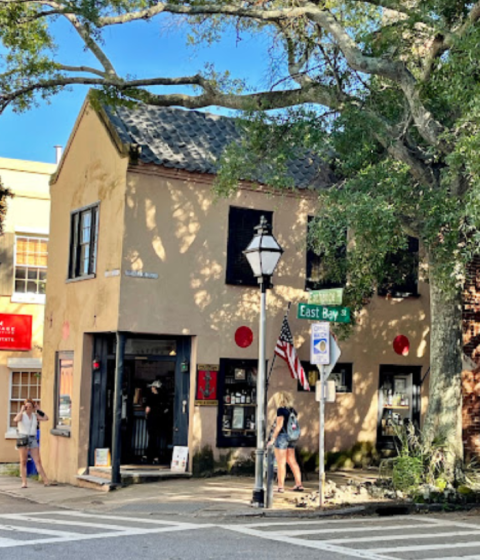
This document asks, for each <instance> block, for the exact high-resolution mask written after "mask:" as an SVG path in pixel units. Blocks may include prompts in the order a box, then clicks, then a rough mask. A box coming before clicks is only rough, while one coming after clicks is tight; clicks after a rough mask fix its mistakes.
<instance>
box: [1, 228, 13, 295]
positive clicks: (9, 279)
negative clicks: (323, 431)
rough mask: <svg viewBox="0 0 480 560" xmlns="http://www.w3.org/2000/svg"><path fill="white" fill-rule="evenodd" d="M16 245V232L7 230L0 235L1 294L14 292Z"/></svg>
mask: <svg viewBox="0 0 480 560" xmlns="http://www.w3.org/2000/svg"><path fill="white" fill-rule="evenodd" d="M14 247H15V234H14V233H10V232H6V233H4V234H2V235H0V296H11V295H12V293H13V276H14V269H13V260H14V259H13V251H14Z"/></svg>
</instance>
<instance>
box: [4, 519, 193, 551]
mask: <svg viewBox="0 0 480 560" xmlns="http://www.w3.org/2000/svg"><path fill="white" fill-rule="evenodd" d="M202 527H203V526H202V525H198V526H195V527H188V528H187V527H158V528H156V529H134V530H132V531H130V530H126V531H122V532H117V533H113V532H110V533H92V534H88V535H86V534H81V533H77V534H76V536H74V537H68V538H64V537H57V538H55V537H52V538H48V539H30V540H27V541H15V540H12V539H0V548H11V547H13V548H15V547H19V546H33V545H36V544H61V543H70V542H76V541H89V540H93V539H111V538H119V537H132V536H139V535H148V534H157V533H174V532H177V531H188V530H191V529H192V528H195V529H200V528H202ZM4 541H5V542H4ZM6 541H8V542H6Z"/></svg>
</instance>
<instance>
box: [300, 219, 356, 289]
mask: <svg viewBox="0 0 480 560" xmlns="http://www.w3.org/2000/svg"><path fill="white" fill-rule="evenodd" d="M313 219H314V218H313V217H312V216H309V217H308V225H307V235H308V231H309V229H308V228H309V227H310V223H311V222H312V221H313ZM344 236H345V243H343V244H342V245H341V246H340V247H339V248H338V249H337V255H336V258H337V259H339V260H344V259H345V256H346V254H347V232H345V233H344ZM345 284H346V278H341V279H335V280H334V279H332V274H331V272H330V271H329V270H328V267H327V266H326V264H325V258H324V256H323V255H321V254H320V255H317V254H316V253H315V251H313V249H311V248H310V247H309V246H308V245H307V276H306V279H305V289H306V290H327V289H329V288H342V287H343V286H345Z"/></svg>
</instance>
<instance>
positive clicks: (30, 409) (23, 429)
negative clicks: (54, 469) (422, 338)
mask: <svg viewBox="0 0 480 560" xmlns="http://www.w3.org/2000/svg"><path fill="white" fill-rule="evenodd" d="M47 420H48V416H47V415H46V414H45V412H42V411H41V410H40V409H38V408H37V405H36V404H35V403H34V402H33V401H32V399H26V400H25V402H24V403H23V405H22V408H21V409H20V412H19V413H18V414H17V415H16V416H15V418H14V419H13V421H14V422H16V423H17V434H18V437H17V449H18V453H19V455H20V475H21V477H22V486H21V487H22V488H27V460H28V452H30V455H31V457H32V459H33V460H34V462H35V466H36V467H37V471H38V472H39V474H40V476H41V477H42V481H43V484H44V485H45V486H51V482H50V481H49V480H48V477H47V475H46V474H45V471H44V470H43V465H42V460H41V458H40V450H39V448H38V441H37V429H38V422H46V421H47Z"/></svg>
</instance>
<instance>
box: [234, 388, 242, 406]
mask: <svg viewBox="0 0 480 560" xmlns="http://www.w3.org/2000/svg"><path fill="white" fill-rule="evenodd" d="M235 402H236V403H237V404H240V403H241V402H242V394H241V393H240V391H237V394H236V395H235Z"/></svg>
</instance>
